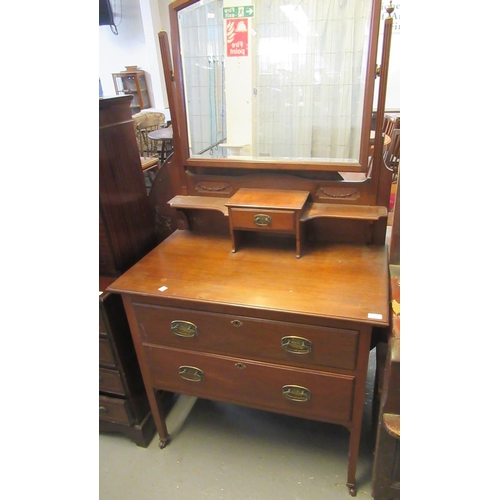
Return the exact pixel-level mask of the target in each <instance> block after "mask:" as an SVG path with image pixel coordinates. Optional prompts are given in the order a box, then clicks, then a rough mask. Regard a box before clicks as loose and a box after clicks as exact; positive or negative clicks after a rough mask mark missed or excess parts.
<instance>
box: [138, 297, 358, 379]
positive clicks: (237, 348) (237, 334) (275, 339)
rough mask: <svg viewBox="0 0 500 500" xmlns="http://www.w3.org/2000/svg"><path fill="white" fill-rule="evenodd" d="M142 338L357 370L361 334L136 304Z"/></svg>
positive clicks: (280, 360)
mask: <svg viewBox="0 0 500 500" xmlns="http://www.w3.org/2000/svg"><path fill="white" fill-rule="evenodd" d="M134 311H135V315H136V319H137V323H138V327H139V331H140V334H141V337H142V340H143V341H144V342H147V343H151V344H159V345H164V346H171V347H180V348H183V349H190V350H196V351H198V350H199V351H205V352H206V351H209V352H215V353H218V354H225V355H229V356H237V357H249V358H252V359H255V358H256V359H262V360H269V361H272V362H284V363H288V364H294V365H299V366H300V365H302V366H321V367H332V368H343V369H347V370H354V369H355V368H356V359H357V349H358V338H359V332H357V331H355V330H343V329H337V328H326V327H318V326H309V325H301V324H296V323H286V322H279V321H268V320H263V319H257V318H247V317H242V316H230V315H224V314H215V313H207V312H200V311H194V310H190V309H176V308H170V307H163V306H155V305H150V304H141V303H134Z"/></svg>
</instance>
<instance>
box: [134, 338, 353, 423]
mask: <svg viewBox="0 0 500 500" xmlns="http://www.w3.org/2000/svg"><path fill="white" fill-rule="evenodd" d="M144 352H145V354H146V358H147V363H148V366H149V370H150V375H151V381H152V385H153V387H155V388H158V389H164V390H169V391H172V392H179V393H182V394H190V395H193V396H198V397H202V398H207V399H214V400H218V401H226V402H230V403H235V404H242V405H245V406H251V407H254V408H259V409H262V410H267V411H276V412H280V413H286V414H288V415H294V416H298V417H305V418H309V419H313V420H321V421H324V422H349V421H350V420H351V413H352V398H353V391H354V380H355V378H354V377H353V376H350V375H349V376H348V375H340V374H332V373H328V372H324V371H317V370H305V369H301V368H296V367H295V368H294V367H287V366H282V365H274V364H271V363H264V362H258V361H249V360H246V359H242V358H233V357H227V356H217V355H212V354H203V353H198V352H193V351H185V350H182V349H173V348H167V347H153V346H148V345H145V346H144Z"/></svg>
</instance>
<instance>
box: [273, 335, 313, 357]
mask: <svg viewBox="0 0 500 500" xmlns="http://www.w3.org/2000/svg"><path fill="white" fill-rule="evenodd" d="M281 347H282V348H283V349H284V350H285V351H287V352H290V353H292V354H309V353H310V352H311V351H312V342H311V341H310V340H308V339H306V338H304V337H295V336H293V335H290V336H288V337H283V338H282V339H281Z"/></svg>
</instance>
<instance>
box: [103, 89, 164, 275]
mask: <svg viewBox="0 0 500 500" xmlns="http://www.w3.org/2000/svg"><path fill="white" fill-rule="evenodd" d="M131 100H132V97H131V96H121V97H109V98H103V99H99V275H100V276H102V275H105V276H114V277H117V276H119V275H120V274H121V273H122V272H124V271H125V270H127V269H128V268H129V267H130V266H132V265H133V264H135V263H136V262H137V261H138V260H139V259H140V258H141V257H143V256H144V255H145V254H146V253H147V252H148V251H149V250H151V249H152V248H153V247H154V246H155V242H156V240H155V231H154V218H153V216H152V214H151V209H150V206H149V202H148V196H147V191H146V184H145V181H144V174H143V172H142V166H141V160H140V155H139V148H138V146H137V141H136V138H135V128H134V121H133V119H132V112H131V109H130V101H131Z"/></svg>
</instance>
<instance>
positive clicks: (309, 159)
mask: <svg viewBox="0 0 500 500" xmlns="http://www.w3.org/2000/svg"><path fill="white" fill-rule="evenodd" d="M170 9H171V22H172V34H173V37H172V44H176V45H177V47H175V48H177V49H178V50H174V51H173V52H174V55H175V54H178V56H177V57H175V56H174V66H175V72H176V74H177V75H180V78H178V79H176V82H177V85H176V92H177V96H176V99H177V100H178V102H179V104H180V109H181V113H180V115H181V116H180V117H179V120H180V124H179V125H180V130H182V131H183V135H184V136H185V137H186V139H187V141H185V142H186V144H185V146H184V147H183V152H182V153H183V161H184V163H185V164H186V165H192V166H196V165H201V164H203V165H209V164H210V161H211V160H217V166H224V164H225V163H227V165H228V166H233V167H234V166H235V165H236V166H239V165H240V164H239V162H242V163H243V164H244V166H245V167H250V168H251V167H253V168H266V165H271V164H272V165H273V168H276V167H279V166H281V167H282V168H288V169H290V168H291V169H294V168H296V169H298V168H300V169H305V170H307V169H308V168H310V169H314V170H337V171H366V168H367V163H368V150H369V133H370V130H369V129H370V119H371V114H372V103H373V88H374V80H375V56H376V46H377V32H378V27H379V17H380V0H248V2H243V1H241V0H198V1H196V0H178V1H176V2H174V3H173V4H172V5H171V7H170ZM183 143H184V141H183ZM198 160H202V163H201V162H200V161H198ZM243 164H242V166H243Z"/></svg>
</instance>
